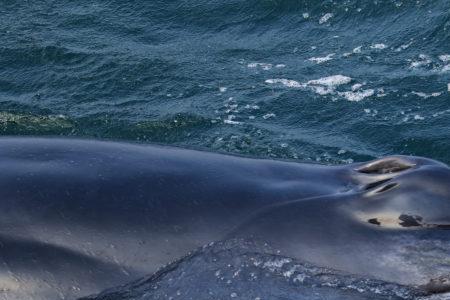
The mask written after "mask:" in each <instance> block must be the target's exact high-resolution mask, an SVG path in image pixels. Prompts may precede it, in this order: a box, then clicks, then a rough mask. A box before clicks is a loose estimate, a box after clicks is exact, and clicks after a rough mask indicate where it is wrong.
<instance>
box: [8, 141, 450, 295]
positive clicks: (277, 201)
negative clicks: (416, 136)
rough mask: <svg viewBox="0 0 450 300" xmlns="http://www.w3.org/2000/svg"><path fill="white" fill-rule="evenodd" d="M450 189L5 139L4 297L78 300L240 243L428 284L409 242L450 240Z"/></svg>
mask: <svg viewBox="0 0 450 300" xmlns="http://www.w3.org/2000/svg"><path fill="white" fill-rule="evenodd" d="M449 183H450V170H449V169H448V168H447V166H445V165H444V164H442V163H439V162H436V161H432V160H429V159H424V158H417V157H402V156H394V157H387V158H384V159H379V160H376V161H373V162H369V163H364V164H361V163H358V164H352V165H346V166H334V167H332V166H322V165H312V164H299V163H293V162H284V161H273V160H261V159H250V158H243V157H236V156H227V155H222V154H214V153H208V152H202V151H193V150H186V149H179V148H170V147H163V146H148V145H134V144H125V143H113V142H99V141H85V140H70V139H47V138H2V139H0V214H1V217H0V247H1V251H0V262H1V264H0V272H1V273H0V289H1V292H0V293H2V294H3V296H5V297H9V299H60V298H62V296H64V297H66V298H69V299H71V298H76V297H78V296H83V295H87V294H90V293H96V292H99V291H101V290H102V289H104V288H107V287H111V286H114V285H118V284H123V283H126V282H128V281H130V280H132V279H135V278H137V277H139V276H142V275H144V274H147V273H150V272H153V271H155V270H156V269H158V268H159V267H161V266H163V265H164V264H167V263H169V262H170V261H172V260H174V259H177V258H179V257H181V256H183V255H185V254H186V253H187V252H189V251H190V250H193V249H195V248H196V247H198V246H201V245H204V244H206V243H208V242H211V241H217V240H222V239H224V238H230V237H236V236H238V237H248V238H258V239H262V240H264V241H267V242H269V243H270V244H272V245H273V246H275V247H277V248H279V249H280V250H281V252H282V253H283V254H287V255H290V256H292V257H296V258H300V259H305V260H308V261H310V262H312V263H315V264H318V265H323V266H327V267H331V268H337V269H341V270H344V271H349V272H353V273H357V274H361V275H364V276H371V277H376V278H379V279H384V280H389V281H395V282H399V283H403V284H421V283H425V282H426V281H427V280H429V279H431V278H434V277H437V276H438V275H445V274H444V271H442V272H441V269H442V268H441V269H439V268H438V267H436V266H433V265H431V266H430V264H429V263H427V264H426V265H427V266H423V265H422V264H423V263H421V262H419V259H416V258H415V256H411V255H409V254H410V253H412V254H417V253H420V249H419V250H414V249H412V250H411V249H410V250H408V249H407V248H408V247H407V246H408V242H409V241H411V240H413V241H419V242H434V241H436V240H439V241H440V242H441V243H446V242H448V240H449V238H448V236H449V231H447V230H446V229H448V228H449V227H450V184H449ZM414 244H416V245H417V243H414ZM419 244H420V243H419ZM402 249H403V250H404V249H406V250H405V251H406V252H405V251H403V250H402ZM408 251H410V252H408ZM414 251H416V252H414ZM405 253H406V254H408V255H405ZM436 264H438V263H436ZM442 264H443V262H440V263H439V266H442ZM444 265H445V264H444ZM445 267H447V268H448V265H447V266H445ZM444 269H445V268H444ZM444 269H442V270H444ZM430 270H432V271H430ZM441 273H442V274H441ZM435 275H436V276H435Z"/></svg>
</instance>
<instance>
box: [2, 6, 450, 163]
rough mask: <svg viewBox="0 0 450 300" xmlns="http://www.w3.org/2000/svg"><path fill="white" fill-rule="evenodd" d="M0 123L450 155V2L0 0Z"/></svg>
mask: <svg viewBox="0 0 450 300" xmlns="http://www.w3.org/2000/svg"><path fill="white" fill-rule="evenodd" d="M0 132H1V135H52V136H53V135H54V136H76V137H89V138H100V139H114V140H127V141H133V142H145V143H163V144H170V145H177V146H183V147H190V148H200V149H207V150H211V151H219V152H229V153H237V154H242V155H250V156H256V157H266V158H280V159H293V160H299V161H314V162H321V163H328V164H339V163H348V162H352V161H363V160H367V159H371V158H374V157H378V156H383V155H389V154H406V155H410V154H411V155H420V156H427V157H431V158H434V159H438V160H441V161H444V162H446V163H450V1H448V0H414V1H413V0H370V1H368V0H364V1H363V0H360V1H359V0H343V1H315V0H304V1H300V0H298V1H294V0H284V1H283V0H245V1H244V0H229V1H216V0H208V1H206V0H197V1H186V0H176V1H173V0H164V1H158V0H153V1H133V0H130V1H118V0H110V1H106V0H102V1H99V0H89V1H83V0H80V1H66V0H61V1H50V0H47V1H26V0H20V1H18V0H1V1H0Z"/></svg>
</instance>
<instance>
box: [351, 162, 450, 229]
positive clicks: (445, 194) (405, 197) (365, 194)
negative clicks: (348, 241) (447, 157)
mask: <svg viewBox="0 0 450 300" xmlns="http://www.w3.org/2000/svg"><path fill="white" fill-rule="evenodd" d="M355 172H356V173H357V177H358V179H359V180H360V182H363V183H364V184H362V185H361V186H360V190H361V195H362V196H361V197H360V198H359V199H358V200H357V201H354V202H353V203H352V211H353V213H355V215H356V217H357V218H358V219H359V220H361V221H363V222H367V224H368V225H369V226H377V227H379V228H385V229H408V230H410V229H450V168H448V167H447V166H446V165H445V164H443V163H440V162H437V161H434V160H430V159H426V158H420V157H406V156H391V157H386V158H383V159H379V160H375V161H372V162H369V163H367V164H363V165H359V166H358V167H356V168H355Z"/></svg>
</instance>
